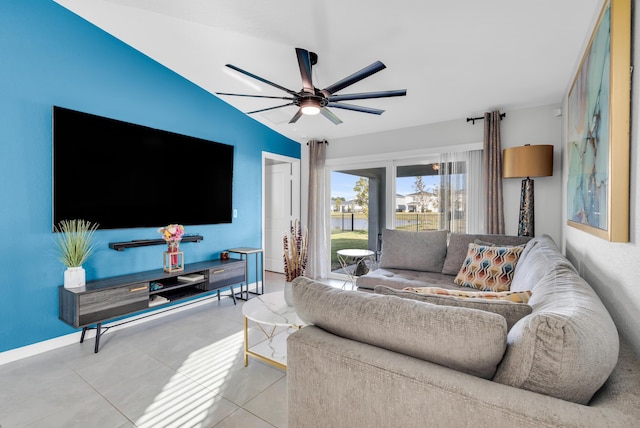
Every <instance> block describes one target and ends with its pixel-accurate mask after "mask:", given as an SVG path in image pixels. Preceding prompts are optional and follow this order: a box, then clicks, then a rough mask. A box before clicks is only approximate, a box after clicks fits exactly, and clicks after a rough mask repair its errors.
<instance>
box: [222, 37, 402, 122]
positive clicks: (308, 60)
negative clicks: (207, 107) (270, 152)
mask: <svg viewBox="0 0 640 428" xmlns="http://www.w3.org/2000/svg"><path fill="white" fill-rule="evenodd" d="M296 56H297V57H298V66H299V67H300V76H301V77H302V89H301V90H300V91H299V92H295V91H292V90H291V89H287V88H285V87H283V86H280V85H278V84H276V83H273V82H270V81H268V80H266V79H264V78H262V77H260V76H256V75H255V74H253V73H249V72H248V71H245V70H243V69H241V68H239V67H236V66H235V65H232V64H226V66H227V67H229V68H231V69H232V70H235V71H238V72H240V73H242V74H244V75H247V76H249V77H251V78H254V79H256V80H259V81H261V82H263V83H266V84H267V85H271V86H273V87H275V88H278V89H280V90H282V91H284V92H287V93H288V94H289V95H290V96H289V97H275V96H267V95H247V94H230V93H227V92H216V94H217V95H232V96H235V97H254V98H273V99H280V100H289V101H291V102H289V103H287V104H282V105H279V106H275V107H268V108H263V109H260V110H254V111H250V112H247V114H252V113H260V112H263V111H267V110H274V109H278V108H282V107H287V106H291V105H295V106H298V107H299V109H298V111H297V112H296V114H295V115H293V117H292V118H291V120H290V121H289V123H295V122H297V121H298V119H300V117H302V115H303V114H307V115H314V114H318V113H321V114H322V115H323V116H324V117H326V118H327V119H329V120H330V121H331V122H333V123H334V124H336V125H339V124H341V123H342V121H341V120H340V118H338V116H336V115H335V114H333V113H332V112H331V111H330V110H329V109H327V107H332V108H333V107H335V108H341V109H345V110H352V111H358V112H361V113H369V114H378V115H380V114H382V113H384V110H380V109H375V108H369V107H362V106H356V105H353V104H344V103H341V101H349V100H364V99H369V98H387V97H401V96H404V95H406V94H407V90H406V89H397V90H392V91H377V92H363V93H359V94H344V95H335V93H336V92H338V91H340V90H342V89H344V88H346V87H347V86H351V85H353V84H354V83H356V82H359V81H360V80H362V79H364V78H366V77H369V76H371V75H372V74H374V73H377V72H378V71H380V70H383V69H385V68H386V66H385V65H384V64H383V63H382V62H380V61H376V62H374V63H373V64H371V65H370V66H368V67H365V68H363V69H362V70H360V71H357V72H355V73H353V74H352V75H350V76H347V77H345V78H344V79H342V80H340V81H338V82H336V83H334V84H333V85H330V86H327V87H326V88H324V89H318V88H316V87H315V86H313V81H312V78H311V67H312V66H314V65H315V64H316V63H317V62H318V55H316V54H315V53H314V52H309V51H308V50H306V49H302V48H296Z"/></svg>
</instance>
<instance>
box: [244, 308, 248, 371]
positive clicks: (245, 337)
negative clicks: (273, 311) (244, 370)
mask: <svg viewBox="0 0 640 428" xmlns="http://www.w3.org/2000/svg"><path fill="white" fill-rule="evenodd" d="M248 351H249V319H248V318H247V317H244V366H245V367H247V366H248V365H249V354H248V353H247V352H248Z"/></svg>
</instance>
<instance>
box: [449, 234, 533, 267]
mask: <svg viewBox="0 0 640 428" xmlns="http://www.w3.org/2000/svg"><path fill="white" fill-rule="evenodd" d="M476 239H479V240H482V241H485V242H491V243H492V244H494V245H502V246H516V245H521V244H526V243H527V242H529V240H531V238H530V237H526V236H509V235H477V234H476V235H470V234H466V233H452V234H451V236H450V237H449V247H448V248H447V257H446V258H445V260H444V265H443V266H442V273H444V274H445V275H457V274H458V272H459V271H460V268H461V267H462V263H464V259H465V258H466V257H467V250H468V249H469V244H471V243H472V242H474V241H475V240H476Z"/></svg>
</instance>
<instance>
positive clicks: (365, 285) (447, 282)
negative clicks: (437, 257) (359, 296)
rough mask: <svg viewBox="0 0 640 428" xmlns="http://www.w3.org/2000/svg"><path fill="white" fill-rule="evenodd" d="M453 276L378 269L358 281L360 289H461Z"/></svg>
mask: <svg viewBox="0 0 640 428" xmlns="http://www.w3.org/2000/svg"><path fill="white" fill-rule="evenodd" d="M454 278H455V277H453V276H451V275H443V274H441V273H436V272H420V271H417V270H403V269H376V270H374V271H371V272H369V273H368V274H366V275H364V276H359V277H358V279H357V280H356V285H357V286H358V289H363V290H373V289H374V287H375V286H376V285H380V284H382V285H388V286H389V287H392V288H398V289H403V288H405V287H424V286H426V285H434V286H438V287H442V288H460V287H459V286H457V285H456V284H454V282H453V279H454Z"/></svg>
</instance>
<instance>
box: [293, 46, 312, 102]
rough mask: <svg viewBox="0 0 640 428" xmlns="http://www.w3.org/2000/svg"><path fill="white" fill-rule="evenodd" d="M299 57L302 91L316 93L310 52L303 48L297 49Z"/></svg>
mask: <svg viewBox="0 0 640 428" xmlns="http://www.w3.org/2000/svg"><path fill="white" fill-rule="evenodd" d="M296 55H297V57H298V67H300V77H302V90H303V91H305V92H308V93H310V94H314V93H315V88H314V87H313V79H312V77H311V57H310V56H309V51H308V50H306V49H302V48H296Z"/></svg>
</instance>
